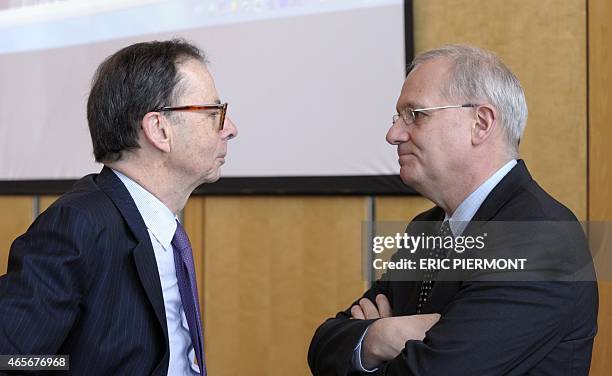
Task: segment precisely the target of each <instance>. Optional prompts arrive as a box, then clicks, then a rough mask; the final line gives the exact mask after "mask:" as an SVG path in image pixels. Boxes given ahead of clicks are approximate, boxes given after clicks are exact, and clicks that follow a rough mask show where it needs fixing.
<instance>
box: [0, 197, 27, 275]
mask: <svg viewBox="0 0 612 376" xmlns="http://www.w3.org/2000/svg"><path fill="white" fill-rule="evenodd" d="M0 213H2V215H0V275H2V274H5V273H6V267H7V262H8V256H9V250H10V247H11V244H12V243H13V240H15V238H16V237H18V236H19V235H21V234H23V233H24V232H25V231H26V230H27V229H28V227H29V226H30V224H31V223H32V198H31V197H29V196H0Z"/></svg>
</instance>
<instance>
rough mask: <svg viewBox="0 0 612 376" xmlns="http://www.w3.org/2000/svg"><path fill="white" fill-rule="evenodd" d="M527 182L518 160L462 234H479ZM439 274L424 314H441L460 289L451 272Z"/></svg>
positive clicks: (523, 167) (459, 284) (527, 176)
mask: <svg viewBox="0 0 612 376" xmlns="http://www.w3.org/2000/svg"><path fill="white" fill-rule="evenodd" d="M529 180H531V175H530V174H529V171H528V170H527V167H526V166H525V162H524V161H523V160H522V159H519V160H518V161H517V164H516V166H514V168H512V170H510V172H508V174H506V176H504V178H503V179H502V180H501V181H500V182H499V183H498V184H497V186H496V187H495V188H493V190H492V191H491V193H489V195H488V196H487V198H486V199H485V200H484V201H483V203H482V205H480V208H478V211H477V212H476V214H474V217H473V218H472V220H471V221H470V223H469V224H468V226H467V227H466V229H465V230H464V232H463V234H464V235H466V234H471V233H479V232H478V228H479V227H480V226H482V222H487V221H490V220H493V219H494V218H495V216H496V215H497V213H498V212H499V210H500V209H501V208H502V207H503V206H504V205H505V204H506V203H507V202H508V201H509V200H510V199H512V197H513V196H514V195H515V192H516V191H517V190H518V189H519V188H520V187H521V186H522V185H523V184H524V183H526V182H527V181H529ZM440 210H441V209H440ZM441 211H442V210H441ZM443 218H444V211H442V217H441V218H440V219H439V220H440V221H441V220H442V219H443ZM440 273H444V274H445V275H446V276H445V277H444V279H445V280H444V281H438V282H436V283H434V285H433V288H432V290H431V294H430V298H429V300H428V301H427V303H425V305H424V306H423V311H424V312H442V310H443V309H444V307H445V306H446V304H447V303H448V302H449V301H450V300H451V299H452V297H453V295H454V294H455V293H456V292H457V290H458V289H459V288H460V287H461V281H456V282H455V281H453V280H452V279H453V278H452V277H449V275H452V273H453V272H449V271H440ZM459 275H462V274H459ZM441 279H442V278H441Z"/></svg>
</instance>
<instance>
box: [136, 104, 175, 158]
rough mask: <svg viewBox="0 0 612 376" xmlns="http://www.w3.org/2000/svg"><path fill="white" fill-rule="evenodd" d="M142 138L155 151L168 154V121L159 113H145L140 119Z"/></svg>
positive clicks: (169, 143) (169, 146) (169, 137)
mask: <svg viewBox="0 0 612 376" xmlns="http://www.w3.org/2000/svg"><path fill="white" fill-rule="evenodd" d="M142 133H143V137H144V138H145V139H146V140H147V141H148V142H149V144H151V145H152V146H153V147H155V148H156V149H158V150H160V151H161V152H164V153H169V152H170V149H171V138H172V135H171V130H170V124H169V123H168V120H167V119H165V118H164V116H163V115H162V114H160V113H159V112H147V114H146V115H145V116H144V117H143V118H142Z"/></svg>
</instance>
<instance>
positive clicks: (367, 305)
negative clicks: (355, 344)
mask: <svg viewBox="0 0 612 376" xmlns="http://www.w3.org/2000/svg"><path fill="white" fill-rule="evenodd" d="M359 306H360V307H361V310H362V311H363V314H364V315H365V318H366V319H368V320H369V319H378V318H380V314H379V313H378V309H376V306H375V305H374V303H372V301H371V300H370V299H367V298H362V299H361V300H359Z"/></svg>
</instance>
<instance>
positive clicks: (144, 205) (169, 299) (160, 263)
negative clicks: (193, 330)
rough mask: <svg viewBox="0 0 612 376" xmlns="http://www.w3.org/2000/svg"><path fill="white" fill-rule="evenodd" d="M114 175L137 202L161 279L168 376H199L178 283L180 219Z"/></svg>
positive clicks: (118, 173) (147, 192)
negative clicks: (176, 237)
mask: <svg viewBox="0 0 612 376" xmlns="http://www.w3.org/2000/svg"><path fill="white" fill-rule="evenodd" d="M113 172H114V173H115V174H116V175H117V176H118V177H119V179H121V181H122V182H123V184H124V185H125V187H126V188H127V190H128V192H129V193H130V196H132V199H133V200H134V203H135V204H136V207H137V208H138V211H139V212H140V215H141V216H142V219H143V220H144V223H145V225H146V226H147V231H148V232H149V237H150V238H151V244H152V245H153V252H154V253H155V261H156V263H157V270H158V271H159V279H160V281H161V287H162V295H163V298H164V307H165V310H166V323H167V325H168V341H169V347H170V361H169V364H168V375H189V376H193V375H198V374H199V373H200V372H199V368H198V366H197V365H196V363H195V359H196V357H195V351H194V349H193V346H192V344H191V336H190V335H189V326H188V325H187V318H186V317H185V313H184V312H183V305H182V304H181V295H180V293H179V289H178V282H177V279H176V269H175V266H174V251H173V249H172V244H171V243H172V238H173V237H174V233H175V231H176V221H177V217H176V216H175V215H174V214H173V213H172V212H171V211H170V209H168V207H167V206H166V205H164V203H163V202H161V201H160V200H159V199H158V198H157V197H155V196H154V195H153V194H151V193H150V192H149V191H147V190H146V189H144V188H143V187H142V186H140V185H139V184H138V183H136V182H135V181H133V180H132V179H130V178H129V177H127V176H125V175H124V174H122V173H120V172H119V171H116V170H113Z"/></svg>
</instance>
